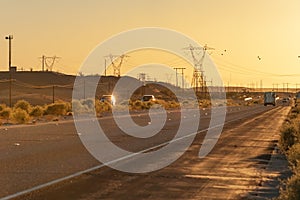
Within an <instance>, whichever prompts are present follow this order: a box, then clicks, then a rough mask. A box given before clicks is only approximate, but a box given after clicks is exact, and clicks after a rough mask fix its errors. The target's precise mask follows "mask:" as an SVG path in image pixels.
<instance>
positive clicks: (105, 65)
mask: <svg viewBox="0 0 300 200" xmlns="http://www.w3.org/2000/svg"><path fill="white" fill-rule="evenodd" d="M104 76H106V58H104Z"/></svg>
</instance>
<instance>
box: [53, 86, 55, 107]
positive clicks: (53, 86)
mask: <svg viewBox="0 0 300 200" xmlns="http://www.w3.org/2000/svg"><path fill="white" fill-rule="evenodd" d="M54 87H55V85H53V86H52V103H54V102H55V99H54Z"/></svg>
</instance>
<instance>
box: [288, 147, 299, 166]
mask: <svg viewBox="0 0 300 200" xmlns="http://www.w3.org/2000/svg"><path fill="white" fill-rule="evenodd" d="M287 155H288V160H289V162H290V164H291V165H292V166H293V167H296V166H297V165H298V163H299V162H300V143H297V144H295V145H293V146H292V147H291V148H290V149H289V150H288V152H287Z"/></svg>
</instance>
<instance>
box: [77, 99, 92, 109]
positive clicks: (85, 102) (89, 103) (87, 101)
mask: <svg viewBox="0 0 300 200" xmlns="http://www.w3.org/2000/svg"><path fill="white" fill-rule="evenodd" d="M80 103H81V104H82V105H83V106H87V108H88V110H94V109H95V99H91V98H89V99H84V100H81V101H80Z"/></svg>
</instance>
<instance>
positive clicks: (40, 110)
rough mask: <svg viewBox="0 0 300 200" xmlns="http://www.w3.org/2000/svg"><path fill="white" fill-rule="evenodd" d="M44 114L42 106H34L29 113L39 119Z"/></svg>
mask: <svg viewBox="0 0 300 200" xmlns="http://www.w3.org/2000/svg"><path fill="white" fill-rule="evenodd" d="M43 114H44V108H43V107H42V106H34V107H32V109H31V112H30V113H29V115H30V116H33V117H41V116H42V115H43Z"/></svg>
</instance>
